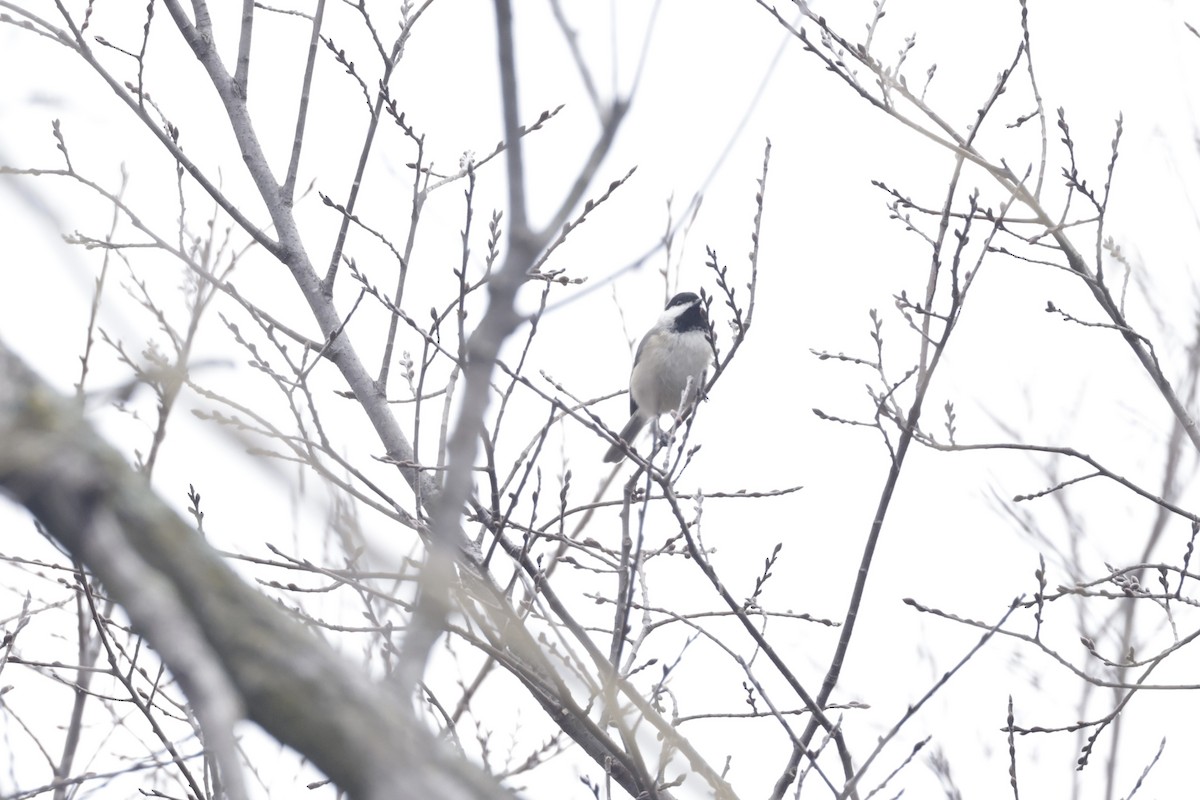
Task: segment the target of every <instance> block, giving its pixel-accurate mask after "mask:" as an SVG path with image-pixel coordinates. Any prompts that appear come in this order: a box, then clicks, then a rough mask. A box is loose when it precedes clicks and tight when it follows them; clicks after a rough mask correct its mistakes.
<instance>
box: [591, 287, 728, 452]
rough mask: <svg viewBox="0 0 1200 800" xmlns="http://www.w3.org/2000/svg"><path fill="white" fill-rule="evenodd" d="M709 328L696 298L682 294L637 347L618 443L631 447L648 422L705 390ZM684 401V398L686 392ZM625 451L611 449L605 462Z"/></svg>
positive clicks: (618, 446)
mask: <svg viewBox="0 0 1200 800" xmlns="http://www.w3.org/2000/svg"><path fill="white" fill-rule="evenodd" d="M711 337H712V328H710V327H709V324H708V314H707V313H705V310H704V304H703V303H702V302H700V298H699V297H697V296H696V295H695V294H693V293H691V292H680V293H679V294H677V295H675V296H674V297H672V298H671V301H670V302H669V303H667V308H666V310H665V311H663V313H662V316H661V317H659V318H658V322H656V323H654V327H652V328H651V329H650V330H649V331H647V332H646V335H645V336H643V337H642V341H641V344H639V345H638V349H637V354H636V355H634V357H633V369H632V370H631V371H630V373H629V411H630V415H631V416H630V417H629V422H627V423H625V427H624V428H622V429H621V439H622V440H624V442H625V443H626V444H632V443H633V440H634V438H635V437H636V436H637V435H638V433H639V432H640V431H641V430H642V428H643V427H645V425H646V423H647V422H654V423H655V424H656V425H657V422H658V417H659V415H660V414H666V413H668V412H671V411H679V410H680V409H683V410H684V411H686V410H687V409H688V408H690V407H691V405H692V403H693V402H694V401H695V399H696V397H697V396H698V395H699V393H700V390H701V389H703V388H704V373H705V371H706V370H707V369H708V365H709V363H711V361H712V355H713V351H712V343H711ZM685 391H686V392H687V396H686V397H685V396H684V392H685ZM624 457H625V448H624V447H622V446H621V444H620V443H617V444H614V445H613V446H612V447H610V448H609V450H608V453H606V454H605V456H604V460H605V461H607V462H608V463H610V464H615V463H617V462H618V461H620V460H621V459H622V458H624Z"/></svg>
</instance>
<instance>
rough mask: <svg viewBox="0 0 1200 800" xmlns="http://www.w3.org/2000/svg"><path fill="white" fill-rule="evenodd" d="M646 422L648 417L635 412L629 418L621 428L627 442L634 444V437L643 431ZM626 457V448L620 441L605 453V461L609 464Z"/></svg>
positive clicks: (623, 438)
mask: <svg viewBox="0 0 1200 800" xmlns="http://www.w3.org/2000/svg"><path fill="white" fill-rule="evenodd" d="M645 424H646V418H645V417H643V416H642V415H641V414H636V413H635V414H634V415H633V416H632V417H630V418H629V422H626V423H625V427H624V428H622V429H621V439H622V440H624V441H625V443H626V444H632V443H633V440H634V438H635V437H636V436H637V435H638V434H639V433H640V432H641V430H642V426H643V425H645ZM624 457H625V448H624V447H622V446H621V445H620V443H619V442H618V443H617V444H614V445H613V446H612V447H610V448H608V452H607V453H605V454H604V461H605V463H607V464H616V463H617V462H618V461H620V460H621V459H622V458H624Z"/></svg>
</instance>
